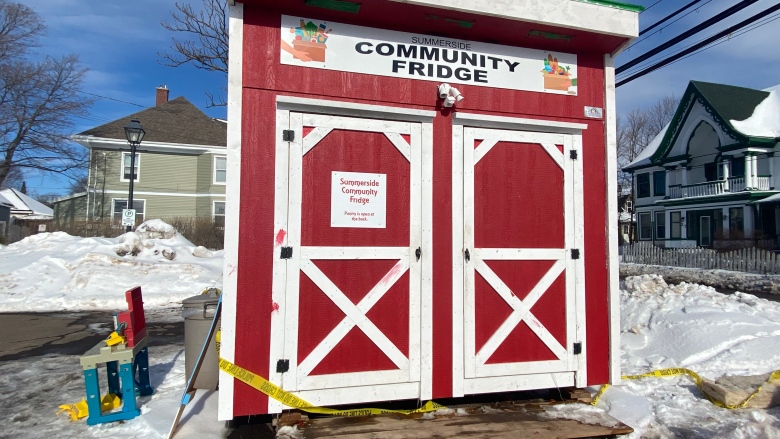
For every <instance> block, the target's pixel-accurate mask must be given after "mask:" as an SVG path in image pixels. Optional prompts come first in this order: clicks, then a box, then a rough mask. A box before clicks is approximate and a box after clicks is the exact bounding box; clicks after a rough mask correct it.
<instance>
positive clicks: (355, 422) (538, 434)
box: [299, 404, 634, 439]
mask: <svg viewBox="0 0 780 439" xmlns="http://www.w3.org/2000/svg"><path fill="white" fill-rule="evenodd" d="M452 408H454V409H457V408H462V409H464V410H466V411H467V412H468V414H465V415H463V416H457V415H454V414H453V415H447V416H440V415H437V416H436V417H435V419H423V417H422V415H414V416H409V417H405V416H366V417H357V418H319V419H311V420H310V421H309V422H306V423H305V424H304V423H301V424H304V425H301V424H299V429H300V430H302V431H303V434H304V436H305V437H306V439H316V438H330V437H339V438H343V439H350V438H354V439H357V438H372V439H406V438H410V439H411V438H415V439H419V438H445V437H457V438H485V437H490V438H507V439H509V438H512V439H526V438H529V439H530V438H533V439H553V438H557V439H568V438H571V439H574V438H600V437H614V436H617V435H623V434H629V433H631V432H633V431H634V430H633V429H632V428H631V427H628V426H626V425H624V424H621V423H619V422H617V421H615V423H616V424H617V425H616V426H615V427H605V426H602V425H589V424H583V423H580V422H577V421H573V420H569V419H543V418H542V417H540V414H541V413H542V412H543V410H542V409H541V406H540V405H538V404H525V405H511V406H510V405H506V404H504V405H501V406H499V407H497V408H491V409H489V410H487V411H488V413H485V410H482V409H480V407H479V406H457V407H452ZM461 413H463V412H462V411H461Z"/></svg>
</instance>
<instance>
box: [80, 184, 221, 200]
mask: <svg viewBox="0 0 780 439" xmlns="http://www.w3.org/2000/svg"><path fill="white" fill-rule="evenodd" d="M137 181H138V180H136V182H137ZM128 182H129V180H128ZM89 192H92V193H93V194H103V193H106V194H126V193H127V191H120V190H117V189H106V190H104V191H99V190H95V189H90V190H89ZM133 194H134V195H157V196H161V197H162V196H164V197H216V198H224V197H225V194H209V193H206V194H182V193H177V192H152V191H136V190H134V191H133Z"/></svg>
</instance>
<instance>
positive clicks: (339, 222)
mask: <svg viewBox="0 0 780 439" xmlns="http://www.w3.org/2000/svg"><path fill="white" fill-rule="evenodd" d="M331 175H332V180H331V181H332V183H331V195H330V226H331V227H356V228H366V229H384V228H385V227H386V222H385V219H386V218H385V217H386V212H387V174H366V173H362V172H339V171H333V172H332V174H331Z"/></svg>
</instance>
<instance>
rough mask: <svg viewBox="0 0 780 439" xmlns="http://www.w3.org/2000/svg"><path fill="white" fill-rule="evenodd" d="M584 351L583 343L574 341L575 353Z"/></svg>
mask: <svg viewBox="0 0 780 439" xmlns="http://www.w3.org/2000/svg"><path fill="white" fill-rule="evenodd" d="M581 353H582V343H580V342H577V343H574V355H579V354H581Z"/></svg>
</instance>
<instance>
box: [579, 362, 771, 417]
mask: <svg viewBox="0 0 780 439" xmlns="http://www.w3.org/2000/svg"><path fill="white" fill-rule="evenodd" d="M677 375H687V376H689V377H690V378H692V379H693V381H694V383H695V384H696V387H698V388H699V390H701V392H702V393H703V394H704V396H706V397H707V399H709V400H710V402H712V403H713V404H715V405H716V406H718V407H721V408H726V409H732V410H733V409H741V408H744V407H745V406H746V405H747V403H748V402H750V400H751V399H753V397H754V396H756V395H758V393H759V392H761V389H763V388H764V386H765V385H766V384H767V383H771V382H772V381H775V380H777V379H780V370H776V371H774V372H772V373H771V374H770V375H769V378H767V380H766V381H764V383H763V384H761V385H760V386H758V388H756V390H755V391H754V392H753V393H751V394H750V395H749V396H748V397H747V398H745V400H744V401H742V402H740V403H739V404H734V405H729V404H726V403H725V402H723V401H720V400H718V399H716V398H714V397H712V396H711V395H709V394H707V392H705V391H704V389H703V388H702V378H701V376H699V374H698V373H696V372H694V371H692V370H690V369H685V368H669V369H658V370H654V371H652V372H648V373H643V374H641V375H623V376H622V377H621V378H622V379H624V380H637V379H640V378H648V377H670V376H677ZM607 388H609V384H604V385H603V386H601V389H600V390H599V392H598V393H597V394H596V396H595V397H594V398H593V401H592V402H591V405H596V403H597V402H598V401H599V398H600V397H601V394H602V393H604V391H605V390H607Z"/></svg>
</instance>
